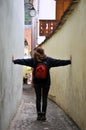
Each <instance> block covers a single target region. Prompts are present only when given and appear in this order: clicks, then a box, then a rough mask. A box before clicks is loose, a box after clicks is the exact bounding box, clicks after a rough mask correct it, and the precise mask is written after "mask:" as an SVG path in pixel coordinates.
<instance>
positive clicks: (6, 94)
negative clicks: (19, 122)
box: [0, 0, 24, 130]
mask: <svg viewBox="0 0 86 130" xmlns="http://www.w3.org/2000/svg"><path fill="white" fill-rule="evenodd" d="M23 6H24V1H23V0H15V1H12V0H0V130H6V129H7V127H8V124H9V121H10V120H11V119H12V117H13V115H14V112H15V110H16V107H17V105H18V103H19V102H20V99H21V94H22V93H21V92H22V68H21V67H19V66H14V65H13V63H12V61H11V59H12V54H13V55H14V56H15V58H16V57H19V56H20V57H22V56H23V46H24V36H23V35H24V32H23V31H24V7H23Z"/></svg>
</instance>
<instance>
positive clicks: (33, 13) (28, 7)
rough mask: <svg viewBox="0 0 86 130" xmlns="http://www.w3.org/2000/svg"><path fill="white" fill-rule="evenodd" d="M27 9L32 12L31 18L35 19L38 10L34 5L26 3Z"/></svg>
mask: <svg viewBox="0 0 86 130" xmlns="http://www.w3.org/2000/svg"><path fill="white" fill-rule="evenodd" d="M24 5H25V8H26V9H27V10H28V11H29V12H30V16H31V17H34V16H36V10H35V8H34V6H33V4H32V3H25V4H24Z"/></svg>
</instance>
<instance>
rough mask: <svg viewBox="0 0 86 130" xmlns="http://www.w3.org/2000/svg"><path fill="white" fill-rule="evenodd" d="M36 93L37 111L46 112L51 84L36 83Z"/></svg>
mask: <svg viewBox="0 0 86 130" xmlns="http://www.w3.org/2000/svg"><path fill="white" fill-rule="evenodd" d="M34 88H35V93H36V109H37V113H41V112H43V113H46V110H47V98H48V92H49V88H50V86H47V85H43V84H39V85H34Z"/></svg>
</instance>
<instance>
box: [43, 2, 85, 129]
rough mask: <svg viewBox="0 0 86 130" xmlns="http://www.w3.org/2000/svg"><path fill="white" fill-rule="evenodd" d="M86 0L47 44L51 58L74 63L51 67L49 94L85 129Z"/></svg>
mask: <svg viewBox="0 0 86 130" xmlns="http://www.w3.org/2000/svg"><path fill="white" fill-rule="evenodd" d="M84 12H86V1H85V0H81V1H80V3H79V4H78V6H77V7H76V8H75V10H74V11H73V13H72V14H71V16H69V18H68V20H67V22H66V23H65V24H64V25H63V27H62V28H61V29H60V30H59V31H57V33H56V34H55V35H54V36H53V37H51V38H50V39H49V40H48V41H46V43H45V44H43V48H45V52H46V53H47V54H48V55H49V56H52V57H55V58H60V59H69V57H70V54H72V65H69V66H65V67H58V68H54V69H51V77H52V85H51V90H50V97H51V98H52V99H53V100H54V101H55V102H56V103H58V104H59V105H60V106H61V107H62V108H63V109H64V110H65V111H66V112H67V114H68V115H69V116H70V117H72V119H73V120H74V121H75V122H76V123H77V124H78V126H79V127H80V128H81V129H82V130H86V88H85V87H86V17H85V13H84Z"/></svg>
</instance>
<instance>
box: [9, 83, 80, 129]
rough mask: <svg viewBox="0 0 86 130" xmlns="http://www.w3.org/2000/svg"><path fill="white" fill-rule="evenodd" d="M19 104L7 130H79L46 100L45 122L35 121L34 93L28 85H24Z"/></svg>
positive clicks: (53, 104)
mask: <svg viewBox="0 0 86 130" xmlns="http://www.w3.org/2000/svg"><path fill="white" fill-rule="evenodd" d="M23 89H24V91H23V95H22V101H21V104H20V106H19V108H18V110H17V113H16V115H15V117H14V119H13V120H12V122H11V124H10V128H9V130H80V129H79V128H78V127H77V126H76V125H75V123H74V122H73V121H72V120H71V119H70V118H69V117H68V116H67V115H66V114H65V113H64V112H63V111H62V110H61V109H60V108H59V107H58V106H57V105H56V104H55V103H54V102H52V101H51V100H49V99H48V108H47V120H46V121H45V122H42V121H37V120H36V108H35V93H34V88H32V87H30V85H24V88H23Z"/></svg>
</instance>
